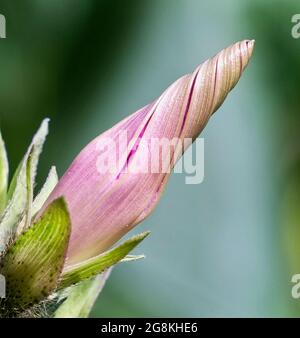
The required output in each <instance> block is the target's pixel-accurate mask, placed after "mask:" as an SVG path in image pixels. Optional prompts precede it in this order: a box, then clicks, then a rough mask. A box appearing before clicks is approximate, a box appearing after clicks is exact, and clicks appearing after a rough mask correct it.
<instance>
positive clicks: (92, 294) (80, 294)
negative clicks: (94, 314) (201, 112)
mask: <svg viewBox="0 0 300 338" xmlns="http://www.w3.org/2000/svg"><path fill="white" fill-rule="evenodd" d="M110 271H111V268H110V269H108V270H107V271H105V272H104V273H103V274H101V275H98V276H96V277H94V278H91V279H88V280H85V281H83V282H81V283H79V284H77V285H75V286H73V287H72V288H71V291H70V293H69V294H68V298H67V299H66V300H65V301H64V302H63V303H62V304H61V305H60V306H59V308H58V309H57V310H56V312H55V314H54V317H55V318H87V317H88V316H89V314H90V312H91V310H92V307H93V306H94V304H95V301H96V300H97V298H98V296H99V294H100V292H101V291H102V289H103V287H104V285H105V282H106V280H107V279H108V277H109V275H110Z"/></svg>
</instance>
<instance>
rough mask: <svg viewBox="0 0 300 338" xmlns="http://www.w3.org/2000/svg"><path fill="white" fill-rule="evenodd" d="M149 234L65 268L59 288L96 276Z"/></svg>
mask: <svg viewBox="0 0 300 338" xmlns="http://www.w3.org/2000/svg"><path fill="white" fill-rule="evenodd" d="M149 233H150V232H143V233H141V234H139V235H136V236H134V237H132V238H130V239H128V240H127V241H125V242H124V243H122V244H121V245H119V246H118V247H116V248H113V249H111V250H109V251H107V252H104V253H103V254H101V255H99V256H96V257H92V258H90V259H88V260H86V261H83V262H81V263H78V264H75V265H71V266H69V267H67V268H66V269H65V270H64V271H63V273H62V278H61V282H60V284H59V288H60V289H63V288H66V287H68V286H70V285H73V284H77V283H79V282H81V281H83V280H85V279H87V278H90V277H93V276H95V275H98V274H99V273H101V272H103V271H104V270H106V269H107V268H109V267H111V266H113V265H115V264H116V263H118V262H119V261H121V260H122V259H124V258H125V257H126V255H128V253H129V252H130V251H131V250H133V249H134V248H135V247H136V246H137V245H138V244H139V243H140V242H141V241H142V240H143V239H145V238H146V237H147V236H148V235H149Z"/></svg>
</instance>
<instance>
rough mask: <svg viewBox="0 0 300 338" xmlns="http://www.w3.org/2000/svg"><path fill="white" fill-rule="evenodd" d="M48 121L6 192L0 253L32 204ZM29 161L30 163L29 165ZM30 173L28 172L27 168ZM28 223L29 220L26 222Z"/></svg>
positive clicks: (37, 134)
mask: <svg viewBox="0 0 300 338" xmlns="http://www.w3.org/2000/svg"><path fill="white" fill-rule="evenodd" d="M48 122H49V120H48V119H45V120H44V121H43V122H42V124H41V126H40V128H39V130H38V132H37V133H36V135H35V136H34V138H33V140H32V143H31V145H30V147H29V149H28V151H27V153H26V155H25V157H24V159H23V161H22V162H21V164H20V165H19V167H18V170H17V171H16V173H15V175H14V178H13V180H12V183H11V185H10V187H9V191H8V206H7V208H6V210H5V212H4V215H3V218H2V219H1V223H0V252H1V251H3V250H4V249H5V247H6V245H7V243H8V241H9V240H10V239H11V237H12V236H14V234H15V232H16V230H17V227H18V224H19V223H20V221H21V219H22V217H23V215H24V213H25V212H26V210H27V216H28V217H30V214H28V212H29V211H30V210H29V211H28V207H29V206H31V203H32V193H33V186H34V180H35V176H36V170H37V165H38V159H39V155H40V153H41V151H42V148H43V144H44V142H45V139H46V136H47V133H48ZM29 161H30V163H29ZM29 166H30V171H29V172H28V167H29ZM27 221H28V222H29V223H30V220H29V219H28V220H27Z"/></svg>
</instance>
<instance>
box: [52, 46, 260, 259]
mask: <svg viewBox="0 0 300 338" xmlns="http://www.w3.org/2000/svg"><path fill="white" fill-rule="evenodd" d="M253 45H254V42H253V41H249V40H245V41H241V42H238V43H236V44H234V45H232V46H230V47H228V48H226V49H224V50H222V51H221V52H220V53H219V54H217V55H216V56H215V57H213V58H212V59H209V60H207V61H206V62H204V63H203V64H201V65H200V66H198V67H197V68H196V69H195V71H194V72H193V73H191V74H188V75H185V76H183V77H181V78H180V79H178V80H177V81H176V82H174V83H173V84H172V85H171V86H170V87H169V88H168V89H167V90H166V91H165V92H164V93H163V94H162V95H161V96H160V97H159V98H158V99H157V100H155V101H154V102H153V103H151V104H149V105H147V106H146V107H144V108H142V109H140V110H139V111H137V112H136V113H134V114H132V115H131V116H129V117H128V118H126V119H125V120H123V121H121V122H120V123H118V124H117V125H116V126H114V127H113V128H111V129H110V130H108V131H106V132H105V133H103V134H102V135H100V136H98V137H97V138H96V139H94V140H93V141H92V142H91V143H89V144H88V145H87V146H86V147H85V148H84V149H83V150H82V151H81V152H80V154H79V155H78V156H77V157H76V158H75V160H74V162H73V163H72V164H71V166H70V168H69V169H68V170H67V171H66V173H65V174H64V176H63V177H62V178H61V180H60V181H59V183H58V185H57V186H56V188H55V189H54V191H53V193H52V194H51V196H50V198H49V200H48V201H47V203H46V205H48V204H49V203H50V202H51V201H53V200H54V199H56V198H58V197H60V196H64V198H65V200H66V202H67V205H68V209H69V212H70V215H71V221H72V233H71V239H70V244H69V249H68V254H67V256H68V260H67V264H68V265H71V264H75V263H78V262H80V261H82V260H84V259H87V258H90V257H92V256H94V255H97V254H99V253H101V252H103V251H105V250H106V249H108V248H109V247H110V246H112V245H113V244H114V243H115V242H116V241H118V240H119V239H120V238H121V237H122V236H123V235H124V234H125V233H127V232H128V231H129V230H130V229H132V228H133V227H134V226H135V225H136V224H138V223H139V222H141V221H142V220H143V219H144V218H145V217H147V216H148V215H149V214H150V212H151V211H153V209H154V207H155V205H156V204H157V202H158V200H159V199H160V197H161V195H162V192H163V189H164V187H165V185H166V183H167V180H168V177H169V175H170V170H171V169H172V168H173V167H174V165H175V163H176V161H177V160H178V159H179V158H180V157H181V155H182V152H183V150H185V148H186V147H182V143H183V141H184V140H185V139H190V140H191V141H193V140H195V138H196V137H197V136H198V135H199V134H200V132H201V131H202V130H203V128H204V127H205V125H206V123H207V122H208V120H209V118H210V117H211V116H212V114H213V113H214V112H215V111H216V110H217V109H218V107H219V106H220V105H221V104H222V102H223V101H224V99H225V98H226V96H227V94H228V93H229V92H230V91H231V90H232V89H233V87H234V86H235V85H236V83H237V82H238V80H239V79H240V77H241V74H242V72H243V70H244V69H245V67H246V66H247V64H248V62H249V60H250V57H251V54H252V50H253ZM123 136H124V137H126V141H127V142H125V143H126V145H127V147H125V148H124V145H123V144H122V143H123V140H122V137H123ZM153 139H156V140H162V139H167V140H175V141H174V142H173V143H172V145H173V147H172V150H171V152H170V154H169V156H162V158H161V159H160V160H161V162H162V163H161V164H159V169H162V168H164V169H166V168H167V169H170V170H155V172H153V170H151V167H152V166H153V163H151V159H152V162H153V158H156V157H155V156H154V155H157V154H153V150H152V148H151V146H150V143H151V141H152V140H153ZM190 143H191V142H190ZM190 143H189V144H190ZM159 153H160V152H159ZM105 158H106V161H104V159H105ZM156 162H157V161H156ZM156 162H155V163H154V164H157V163H156ZM137 167H138V170H136V169H137ZM103 169H106V171H105V170H103ZM134 169H135V170H134Z"/></svg>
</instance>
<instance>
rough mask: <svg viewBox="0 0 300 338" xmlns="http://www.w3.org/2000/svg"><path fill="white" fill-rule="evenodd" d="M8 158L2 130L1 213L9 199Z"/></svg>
mask: <svg viewBox="0 0 300 338" xmlns="http://www.w3.org/2000/svg"><path fill="white" fill-rule="evenodd" d="M7 184H8V160H7V155H6V149H5V145H4V141H3V139H2V135H1V132H0V215H1V214H2V212H3V211H4V209H5V206H6V201H7Z"/></svg>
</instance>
